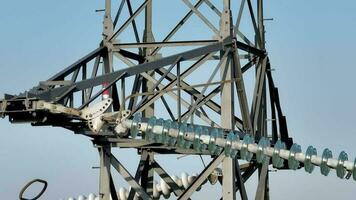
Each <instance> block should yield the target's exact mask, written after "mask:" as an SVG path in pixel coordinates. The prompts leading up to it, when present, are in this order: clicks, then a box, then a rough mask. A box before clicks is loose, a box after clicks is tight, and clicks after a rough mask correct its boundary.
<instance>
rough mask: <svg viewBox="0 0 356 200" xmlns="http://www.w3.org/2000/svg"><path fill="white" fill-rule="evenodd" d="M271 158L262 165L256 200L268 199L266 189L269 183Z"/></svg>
mask: <svg viewBox="0 0 356 200" xmlns="http://www.w3.org/2000/svg"><path fill="white" fill-rule="evenodd" d="M269 160H270V158H267V160H266V162H265V163H264V164H263V165H262V169H261V173H260V175H259V180H258V185H257V191H256V198H255V199H256V200H265V199H266V198H265V197H266V193H267V192H268V191H266V187H267V181H268V165H269Z"/></svg>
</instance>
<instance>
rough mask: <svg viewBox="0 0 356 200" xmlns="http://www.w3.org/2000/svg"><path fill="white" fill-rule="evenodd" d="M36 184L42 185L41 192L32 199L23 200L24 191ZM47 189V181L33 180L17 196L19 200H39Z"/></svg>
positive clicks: (24, 199)
mask: <svg viewBox="0 0 356 200" xmlns="http://www.w3.org/2000/svg"><path fill="white" fill-rule="evenodd" d="M36 182H39V183H43V188H42V190H41V191H40V192H39V193H38V194H37V195H36V196H35V197H33V198H32V199H27V198H24V197H23V194H24V193H25V191H26V190H27V188H28V187H30V186H31V185H32V184H33V183H36ZM46 189H47V181H45V180H42V179H34V180H32V181H30V182H28V183H27V184H26V185H25V186H24V187H23V188H22V189H21V191H20V194H19V199H20V200H36V199H38V198H40V197H41V196H42V194H43V193H44V192H45V191H46Z"/></svg>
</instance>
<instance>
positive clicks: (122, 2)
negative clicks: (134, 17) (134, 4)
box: [113, 0, 125, 28]
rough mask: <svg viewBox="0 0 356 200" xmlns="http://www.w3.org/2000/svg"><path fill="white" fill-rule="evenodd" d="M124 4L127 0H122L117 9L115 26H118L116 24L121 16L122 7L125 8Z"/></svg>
mask: <svg viewBox="0 0 356 200" xmlns="http://www.w3.org/2000/svg"><path fill="white" fill-rule="evenodd" d="M124 5H125V0H121V3H120V6H119V9H117V13H116V15H115V18H114V23H113V24H114V28H115V27H116V24H117V22H118V21H119V17H120V14H121V12H122V9H123V8H124Z"/></svg>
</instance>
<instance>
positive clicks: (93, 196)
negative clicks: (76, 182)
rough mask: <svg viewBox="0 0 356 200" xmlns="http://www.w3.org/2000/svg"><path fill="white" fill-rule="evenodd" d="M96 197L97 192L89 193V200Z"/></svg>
mask: <svg viewBox="0 0 356 200" xmlns="http://www.w3.org/2000/svg"><path fill="white" fill-rule="evenodd" d="M95 197H96V195H95V194H93V193H90V194H89V195H88V199H87V200H95Z"/></svg>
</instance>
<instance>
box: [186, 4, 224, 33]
mask: <svg viewBox="0 0 356 200" xmlns="http://www.w3.org/2000/svg"><path fill="white" fill-rule="evenodd" d="M182 1H183V2H184V3H185V4H186V5H187V6H188V7H189V9H191V10H192V11H193V12H194V13H195V14H196V15H197V16H198V17H199V18H200V19H201V20H202V21H203V22H204V23H205V24H206V25H207V26H208V27H209V28H210V29H211V30H212V31H213V32H214V33H215V34H216V35H218V34H219V30H218V29H216V28H215V26H214V25H213V24H212V23H211V22H210V21H209V20H208V19H207V18H206V17H205V16H204V15H203V14H202V13H201V12H199V10H198V9H196V8H195V7H194V6H193V4H192V3H190V1H189V0H182Z"/></svg>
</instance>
